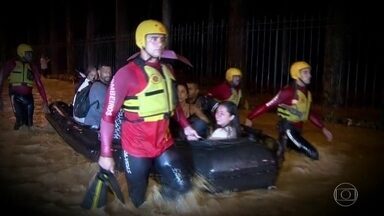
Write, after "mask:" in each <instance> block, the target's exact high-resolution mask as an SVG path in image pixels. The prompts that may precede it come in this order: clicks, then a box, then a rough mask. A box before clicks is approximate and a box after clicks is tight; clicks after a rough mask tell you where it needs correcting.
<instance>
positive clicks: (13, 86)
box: [0, 59, 48, 130]
mask: <svg viewBox="0 0 384 216" xmlns="http://www.w3.org/2000/svg"><path fill="white" fill-rule="evenodd" d="M39 71H40V69H39V67H38V66H37V65H36V64H33V63H28V62H23V61H20V60H16V59H12V60H9V61H7V62H6V63H5V65H4V66H3V68H2V69H1V70H0V72H1V74H0V93H1V90H2V87H1V86H2V81H4V79H5V78H9V96H10V98H11V103H12V107H13V111H14V114H15V117H16V123H15V126H14V129H16V130H17V129H19V127H20V126H22V125H23V124H24V125H27V126H28V127H30V126H32V125H33V112H34V100H33V94H32V89H33V86H32V83H35V84H36V86H37V90H38V91H39V93H40V96H41V98H42V99H43V102H44V103H46V104H48V101H47V95H46V93H45V89H44V86H43V83H42V82H41V80H40V72H39Z"/></svg>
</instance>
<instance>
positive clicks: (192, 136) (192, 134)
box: [174, 103, 201, 140]
mask: <svg viewBox="0 0 384 216" xmlns="http://www.w3.org/2000/svg"><path fill="white" fill-rule="evenodd" d="M174 117H175V118H176V119H177V121H178V122H179V124H180V126H181V127H182V128H184V134H185V136H186V137H187V139H188V140H198V139H200V138H201V137H200V136H199V134H198V133H197V132H196V130H195V129H193V128H192V127H191V126H190V125H189V123H188V120H187V117H185V114H184V112H183V108H182V107H181V106H180V104H179V103H177V106H176V109H175V115H174Z"/></svg>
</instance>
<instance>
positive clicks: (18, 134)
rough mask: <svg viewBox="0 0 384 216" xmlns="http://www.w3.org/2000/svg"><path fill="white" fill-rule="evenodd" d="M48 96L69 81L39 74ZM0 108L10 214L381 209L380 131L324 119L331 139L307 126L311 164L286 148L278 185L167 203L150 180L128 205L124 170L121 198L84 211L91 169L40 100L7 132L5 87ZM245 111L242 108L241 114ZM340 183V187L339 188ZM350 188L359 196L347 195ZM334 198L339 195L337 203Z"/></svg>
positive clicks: (63, 96)
mask: <svg viewBox="0 0 384 216" xmlns="http://www.w3.org/2000/svg"><path fill="white" fill-rule="evenodd" d="M44 83H45V85H46V90H47V94H48V97H49V101H51V102H52V101H55V100H62V101H65V102H71V100H72V96H73V93H74V92H73V84H72V83H70V82H67V81H59V80H53V79H52V80H49V79H45V80H44ZM2 97H3V101H4V111H3V112H1V115H0V121H1V122H0V129H1V132H0V177H1V178H0V183H1V186H0V188H1V196H2V197H1V202H0V203H1V204H0V205H1V206H2V207H3V208H4V209H7V210H8V211H11V212H12V214H16V213H28V215H350V214H352V213H353V214H358V215H362V214H369V212H372V211H373V210H376V211H379V212H382V211H381V205H382V202H381V200H382V199H381V196H382V192H383V186H382V184H383V182H384V181H383V180H384V178H383V176H384V170H383V168H382V167H381V166H382V164H383V163H382V161H381V159H382V158H383V157H384V154H383V149H384V143H383V140H384V133H383V131H382V130H375V129H369V128H360V127H348V126H346V125H341V124H330V123H326V125H327V127H328V128H329V129H330V130H331V131H332V132H333V134H334V140H333V141H332V142H327V141H326V140H325V138H324V137H323V136H322V134H321V132H320V131H319V130H318V129H317V128H315V127H314V126H312V125H311V124H310V123H308V124H306V125H305V127H304V132H303V136H304V137H305V138H307V139H308V140H309V141H310V142H311V143H312V144H313V145H314V146H316V148H317V149H318V151H319V153H320V160H319V161H312V160H310V159H308V158H306V157H304V156H303V155H299V154H298V153H296V152H294V151H288V152H287V153H286V157H285V162H284V164H283V167H282V169H281V170H280V172H279V176H278V178H277V182H276V188H275V189H272V190H267V189H257V190H250V191H244V192H232V193H229V192H228V193H223V194H209V193H206V192H203V191H202V190H201V184H200V183H199V181H198V179H195V180H194V183H195V187H194V189H193V191H192V192H190V193H189V194H188V195H187V196H186V197H185V198H184V199H180V200H178V201H176V202H166V201H164V200H162V199H161V197H160V196H159V193H158V188H159V186H158V185H157V183H155V182H154V181H153V180H151V181H150V185H149V187H148V194H147V201H146V202H145V203H144V205H143V206H142V207H140V208H138V209H136V208H135V207H133V205H132V204H131V203H130V200H129V198H128V193H127V185H126V183H125V179H124V177H123V175H122V174H118V180H119V182H120V185H121V187H122V190H123V192H124V195H125V199H126V203H125V204H121V203H120V202H119V201H117V200H115V199H114V198H113V196H112V195H111V196H109V197H108V198H109V199H108V200H109V202H108V204H107V206H106V207H105V208H103V209H98V210H91V211H90V210H84V209H82V208H81V207H80V203H81V201H82V199H83V196H84V193H85V190H86V188H87V186H88V183H89V181H90V180H91V179H92V177H93V175H94V174H95V173H96V171H97V164H95V163H90V162H89V161H87V160H86V159H85V158H84V157H83V156H82V155H79V154H78V153H76V152H75V151H74V150H73V149H71V148H70V146H69V145H68V144H67V143H65V142H64V141H63V139H62V138H61V137H60V136H59V135H58V134H57V133H56V131H55V130H54V129H53V128H52V127H51V126H50V125H49V123H48V122H47V120H46V119H45V117H44V115H43V114H42V110H41V108H42V107H41V99H40V97H39V95H37V94H36V95H35V116H34V121H35V128H34V129H33V130H27V129H26V128H22V129H20V130H19V131H14V130H13V124H14V116H13V113H12V108H11V106H10V102H9V97H8V92H7V89H6V88H4V89H3V93H2ZM245 113H246V111H244V110H243V111H242V114H243V115H242V117H243V116H244V114H245ZM275 124H276V116H275V115H274V114H273V113H266V114H264V115H263V116H261V117H260V118H258V119H256V120H255V121H254V127H256V128H259V129H261V130H263V132H264V133H266V134H268V135H270V136H272V137H275V138H276V132H275ZM342 183H350V184H352V185H353V186H354V188H351V187H349V188H348V187H347V188H346V187H343V188H344V189H342V190H337V192H336V194H337V195H338V196H341V197H339V198H340V199H344V201H349V200H352V201H353V200H355V199H356V198H357V199H356V201H355V202H354V203H353V204H352V205H351V206H349V207H342V206H340V205H339V204H338V203H337V202H336V201H335V199H334V192H335V189H336V187H337V186H338V185H339V184H342ZM344 186H345V185H344ZM352 189H356V190H355V191H357V192H358V193H357V194H356V193H350V192H352V191H353V190H352ZM339 201H340V200H339Z"/></svg>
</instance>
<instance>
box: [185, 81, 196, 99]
mask: <svg viewBox="0 0 384 216" xmlns="http://www.w3.org/2000/svg"><path fill="white" fill-rule="evenodd" d="M187 86H188V92H189V97H190V98H196V97H197V96H198V95H199V88H198V87H197V84H196V83H187Z"/></svg>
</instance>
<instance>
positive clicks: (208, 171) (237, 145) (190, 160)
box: [46, 101, 278, 193]
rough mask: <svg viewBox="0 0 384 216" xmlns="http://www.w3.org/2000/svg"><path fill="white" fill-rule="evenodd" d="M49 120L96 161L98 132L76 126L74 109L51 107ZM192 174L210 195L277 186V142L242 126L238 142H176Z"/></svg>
mask: <svg viewBox="0 0 384 216" xmlns="http://www.w3.org/2000/svg"><path fill="white" fill-rule="evenodd" d="M49 108H50V111H51V112H50V113H49V114H46V119H47V120H48V121H49V123H50V124H51V125H52V126H53V127H54V129H55V130H56V131H57V133H58V134H59V135H60V136H61V137H62V138H63V139H64V140H65V142H67V143H68V144H69V145H70V146H71V147H72V148H73V149H74V150H75V151H76V152H78V153H80V154H82V155H84V156H85V157H86V158H88V159H89V160H91V161H94V162H96V161H97V160H98V157H99V152H100V142H99V140H98V133H97V131H95V130H93V129H91V128H89V127H88V126H86V125H82V124H79V123H77V122H76V121H75V120H74V119H73V118H72V107H71V106H69V105H68V104H66V103H64V102H61V101H57V102H54V103H52V104H50V106H49ZM175 145H176V147H177V149H178V150H179V151H180V153H181V154H182V155H183V158H185V161H186V163H187V165H188V167H189V168H190V171H191V174H197V175H199V176H200V177H203V178H204V180H205V182H206V183H207V189H208V190H209V191H210V192H213V193H217V192H223V191H243V190H250V189H257V188H268V187H270V186H274V185H275V181H276V178H277V175H278V164H277V160H276V149H277V142H276V140H275V139H273V138H271V137H269V136H267V135H265V134H263V133H261V131H258V130H255V129H252V128H248V127H245V126H243V135H242V137H241V138H238V139H229V140H203V141H186V140H180V139H176V140H175ZM113 154H114V155H113V156H114V158H115V161H117V163H116V168H117V169H119V170H122V166H123V164H122V158H121V147H120V141H119V140H118V139H115V140H114V143H113Z"/></svg>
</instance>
